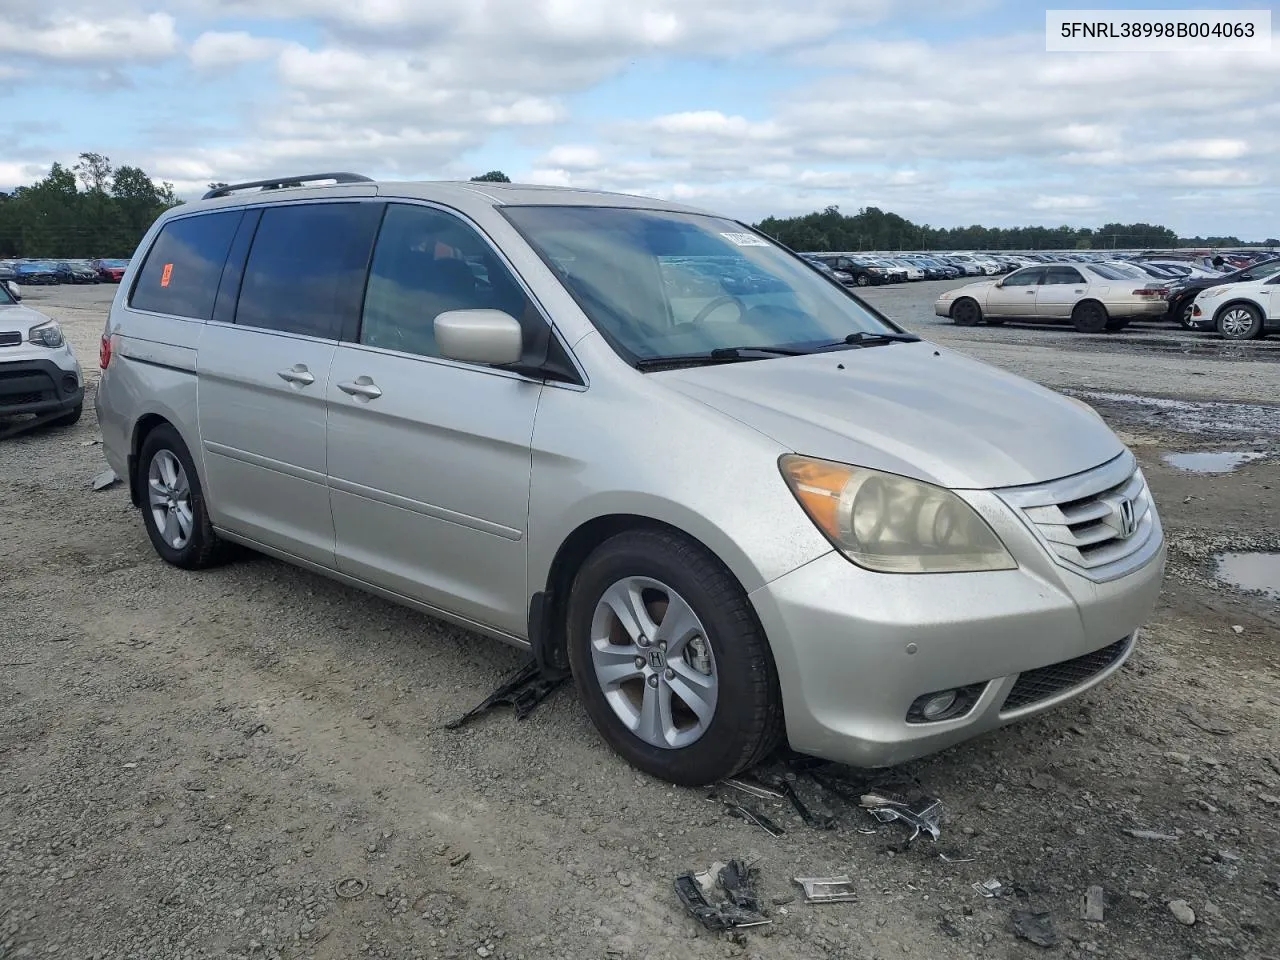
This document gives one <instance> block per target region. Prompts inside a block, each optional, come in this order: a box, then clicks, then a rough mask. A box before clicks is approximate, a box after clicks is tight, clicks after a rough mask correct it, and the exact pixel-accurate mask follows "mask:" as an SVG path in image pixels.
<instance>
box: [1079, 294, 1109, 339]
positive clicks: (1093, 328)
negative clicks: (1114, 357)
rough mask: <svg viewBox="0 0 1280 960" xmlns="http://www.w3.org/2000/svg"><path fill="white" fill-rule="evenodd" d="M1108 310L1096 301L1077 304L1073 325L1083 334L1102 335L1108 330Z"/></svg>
mask: <svg viewBox="0 0 1280 960" xmlns="http://www.w3.org/2000/svg"><path fill="white" fill-rule="evenodd" d="M1107 319H1108V318H1107V308H1106V307H1104V306H1103V305H1102V304H1100V303H1098V301H1096V300H1086V301H1084V302H1083V303H1078V304H1076V308H1075V309H1074V310H1072V311H1071V323H1072V324H1073V325H1074V326H1075V328H1076V329H1077V330H1079V331H1080V332H1081V333H1102V332H1103V331H1104V330H1106V329H1107Z"/></svg>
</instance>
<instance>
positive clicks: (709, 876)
mask: <svg viewBox="0 0 1280 960" xmlns="http://www.w3.org/2000/svg"><path fill="white" fill-rule="evenodd" d="M755 879H756V878H755V871H754V870H753V869H752V868H751V866H750V865H749V864H747V863H745V862H743V861H742V860H730V861H729V862H728V863H713V864H712V865H711V866H710V867H709V868H708V869H707V870H703V871H701V872H699V873H692V872H690V873H682V874H681V875H680V876H678V877H676V879H675V891H676V896H677V897H679V898H680V902H681V903H682V904H683V905H684V908H685V910H686V911H687V912H688V913H689V915H690V916H692V917H693V918H694V919H695V920H697V921H698V922H699V923H700V924H702V926H703V927H705V928H706V929H707V930H710V931H712V932H722V931H725V930H732V929H735V928H738V927H758V926H762V925H764V924H769V923H773V921H772V920H770V919H769V918H768V917H766V916H765V915H764V914H763V913H762V912H761V907H760V897H759V894H757V893H756V887H755Z"/></svg>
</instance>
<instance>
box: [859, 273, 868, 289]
mask: <svg viewBox="0 0 1280 960" xmlns="http://www.w3.org/2000/svg"><path fill="white" fill-rule="evenodd" d="M869 283H871V281H870V280H868V279H867V275H866V274H865V273H860V274H858V279H857V284H858V286H860V287H865V286H867V285H868V284H869Z"/></svg>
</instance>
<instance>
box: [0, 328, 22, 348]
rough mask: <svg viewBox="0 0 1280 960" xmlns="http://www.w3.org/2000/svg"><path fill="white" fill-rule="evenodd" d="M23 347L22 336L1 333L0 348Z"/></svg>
mask: <svg viewBox="0 0 1280 960" xmlns="http://www.w3.org/2000/svg"><path fill="white" fill-rule="evenodd" d="M20 346H22V334H20V333H17V332H16V331H15V332H12V333H8V332H6V333H0V347H20Z"/></svg>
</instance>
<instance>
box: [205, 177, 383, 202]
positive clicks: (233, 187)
mask: <svg viewBox="0 0 1280 960" xmlns="http://www.w3.org/2000/svg"><path fill="white" fill-rule="evenodd" d="M317 180H332V181H333V182H334V183H373V182H374V181H373V178H372V177H366V176H362V175H361V174H358V173H308V174H306V175H304V176H301V177H276V178H274V179H271V180H251V181H249V182H248V183H229V184H227V185H226V186H225V187H214V188H213V189H212V190H210V191H209V192H208V193H206V194H205V195H204V196H203V197H201V198H200V199H201V200H212V199H213V198H214V197H226V196H229V195H230V194H232V193H235V192H236V191H237V190H248V189H250V188H251V187H257V188H258V189H259V190H279V189H281V188H283V187H300V186H302V185H303V184H305V183H314V182H315V181H317Z"/></svg>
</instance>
